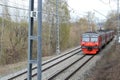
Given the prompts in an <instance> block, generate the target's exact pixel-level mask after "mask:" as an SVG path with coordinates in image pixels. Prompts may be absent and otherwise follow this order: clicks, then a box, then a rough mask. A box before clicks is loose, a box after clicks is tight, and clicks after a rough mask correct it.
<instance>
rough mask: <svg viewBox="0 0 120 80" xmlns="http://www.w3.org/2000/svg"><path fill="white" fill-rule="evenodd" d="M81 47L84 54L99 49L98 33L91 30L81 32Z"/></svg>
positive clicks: (92, 52)
mask: <svg viewBox="0 0 120 80" xmlns="http://www.w3.org/2000/svg"><path fill="white" fill-rule="evenodd" d="M81 48H82V51H83V53H84V54H96V53H97V52H98V51H99V35H98V34H97V33H91V32H89V33H85V34H83V35H82V39H81Z"/></svg>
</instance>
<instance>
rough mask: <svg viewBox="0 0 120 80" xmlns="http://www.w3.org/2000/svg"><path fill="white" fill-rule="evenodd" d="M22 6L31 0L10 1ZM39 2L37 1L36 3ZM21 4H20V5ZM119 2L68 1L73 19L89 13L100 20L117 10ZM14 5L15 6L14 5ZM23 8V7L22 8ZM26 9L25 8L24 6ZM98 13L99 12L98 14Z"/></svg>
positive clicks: (112, 0) (103, 0)
mask: <svg viewBox="0 0 120 80" xmlns="http://www.w3.org/2000/svg"><path fill="white" fill-rule="evenodd" d="M9 1H11V2H15V3H17V4H21V5H28V3H29V0H9ZM36 1H37V0H35V2H36ZM18 2H19V3H18ZM116 3H117V0H68V5H69V9H70V11H71V16H72V19H76V18H80V17H83V16H85V15H87V12H92V13H94V14H95V16H96V17H98V18H99V19H105V17H104V16H102V15H100V14H99V13H98V12H100V13H102V14H103V15H105V16H107V14H108V13H109V12H110V11H111V10H116V8H117V5H116ZM12 5H13V4H12ZM20 7H21V6H20ZM22 7H23V8H24V6H22ZM96 11H98V12H96Z"/></svg>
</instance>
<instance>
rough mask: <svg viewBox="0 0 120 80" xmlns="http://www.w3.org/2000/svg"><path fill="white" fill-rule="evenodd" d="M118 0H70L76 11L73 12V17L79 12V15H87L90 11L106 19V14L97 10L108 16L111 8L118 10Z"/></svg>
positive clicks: (70, 4) (69, 2)
mask: <svg viewBox="0 0 120 80" xmlns="http://www.w3.org/2000/svg"><path fill="white" fill-rule="evenodd" d="M116 1H117V0H68V4H69V6H70V7H71V8H72V9H74V13H72V15H73V17H76V16H75V14H78V15H77V17H79V16H82V15H86V13H87V12H88V11H90V12H93V13H95V16H96V17H99V19H105V17H104V16H102V15H100V14H99V13H98V12H96V11H99V12H100V13H102V14H103V15H105V16H107V14H108V13H109V12H110V11H111V10H116V8H117V6H116V3H117V2H116ZM95 10H96V11H95ZM79 14H80V15H79Z"/></svg>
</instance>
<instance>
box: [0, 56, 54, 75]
mask: <svg viewBox="0 0 120 80" xmlns="http://www.w3.org/2000/svg"><path fill="white" fill-rule="evenodd" d="M54 56H56V55H53V56H48V57H43V58H42V60H43V61H45V60H48V59H50V58H53V57H54ZM26 67H27V60H26V61H24V62H18V63H14V64H8V65H4V66H2V65H1V66H0V77H2V76H5V75H8V74H11V73H15V72H17V71H20V70H21V69H24V68H26Z"/></svg>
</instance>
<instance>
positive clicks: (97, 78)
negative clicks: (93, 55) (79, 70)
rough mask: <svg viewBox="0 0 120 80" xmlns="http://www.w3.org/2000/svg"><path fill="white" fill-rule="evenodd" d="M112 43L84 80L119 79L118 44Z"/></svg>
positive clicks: (119, 49) (119, 47)
mask: <svg viewBox="0 0 120 80" xmlns="http://www.w3.org/2000/svg"><path fill="white" fill-rule="evenodd" d="M115 47H116V46H115V45H113V46H112V47H111V49H110V50H109V51H107V53H106V54H105V55H104V56H103V58H102V59H101V60H100V61H98V62H97V65H96V67H94V68H93V69H92V70H91V72H90V73H89V75H87V79H85V80H120V55H119V54H120V46H117V48H115Z"/></svg>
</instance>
